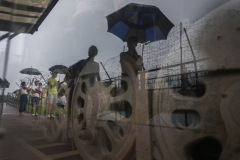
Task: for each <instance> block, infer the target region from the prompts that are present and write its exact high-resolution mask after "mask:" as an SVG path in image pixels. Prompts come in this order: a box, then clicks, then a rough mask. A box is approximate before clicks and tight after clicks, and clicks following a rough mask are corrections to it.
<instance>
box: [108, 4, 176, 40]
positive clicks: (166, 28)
mask: <svg viewBox="0 0 240 160" xmlns="http://www.w3.org/2000/svg"><path fill="white" fill-rule="evenodd" d="M106 18H107V21H108V32H110V33H112V34H114V35H116V36H117V37H119V38H120V39H121V40H122V41H124V42H126V41H127V39H128V37H131V36H136V37H137V38H138V42H139V43H145V42H148V41H150V42H153V41H157V40H164V39H167V36H168V33H169V32H170V30H171V29H172V28H173V26H174V25H173V24H172V22H171V21H170V20H169V19H168V18H167V17H166V16H165V15H164V14H163V13H162V12H161V11H160V10H159V9H158V8H157V7H155V6H149V5H141V4H135V3H130V4H128V5H126V6H125V7H123V8H122V9H120V10H118V11H116V12H114V13H112V14H110V15H108V16H107V17H106Z"/></svg>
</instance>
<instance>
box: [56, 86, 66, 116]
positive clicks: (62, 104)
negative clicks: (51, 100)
mask: <svg viewBox="0 0 240 160" xmlns="http://www.w3.org/2000/svg"><path fill="white" fill-rule="evenodd" d="M60 94H61V95H60V97H59V98H58V103H57V106H58V115H59V117H60V115H61V109H63V113H62V116H63V117H64V113H65V104H66V103H67V100H66V97H65V95H64V94H65V91H64V90H61V93H60Z"/></svg>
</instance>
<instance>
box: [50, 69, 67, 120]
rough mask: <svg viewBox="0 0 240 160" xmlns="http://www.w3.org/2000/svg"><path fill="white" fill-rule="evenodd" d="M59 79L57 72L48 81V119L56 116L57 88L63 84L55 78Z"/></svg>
mask: <svg viewBox="0 0 240 160" xmlns="http://www.w3.org/2000/svg"><path fill="white" fill-rule="evenodd" d="M56 77H57V72H53V73H52V77H51V78H49V79H48V82H47V86H48V97H47V101H48V104H47V111H48V116H47V118H53V117H54V116H53V115H52V112H53V107H54V105H55V104H56V103H57V98H58V97H57V94H58V92H57V86H59V85H61V84H62V83H64V81H63V82H61V83H60V82H59V81H57V80H56V79H55V78H56Z"/></svg>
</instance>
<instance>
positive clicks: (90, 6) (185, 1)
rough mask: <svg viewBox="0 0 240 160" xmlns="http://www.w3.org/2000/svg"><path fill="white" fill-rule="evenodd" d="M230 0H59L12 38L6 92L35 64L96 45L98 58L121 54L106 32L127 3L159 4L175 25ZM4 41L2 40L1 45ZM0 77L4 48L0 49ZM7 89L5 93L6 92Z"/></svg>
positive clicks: (75, 56)
mask: <svg viewBox="0 0 240 160" xmlns="http://www.w3.org/2000/svg"><path fill="white" fill-rule="evenodd" d="M227 1H228V0H60V1H59V2H58V3H57V5H56V6H55V7H54V8H53V10H52V11H51V13H50V14H49V15H48V17H47V18H46V19H45V21H44V22H43V23H42V25H41V26H40V27H39V29H38V31H37V32H35V33H34V34H33V35H27V34H21V35H18V36H17V37H15V38H14V39H13V40H12V41H11V48H10V56H9V63H8V72H7V80H9V82H10V83H11V85H10V88H9V89H7V90H6V92H13V91H14V90H16V89H17V88H18V86H17V85H16V82H19V78H20V77H22V76H23V75H22V74H20V73H19V71H20V70H21V69H23V68H28V67H31V66H32V67H33V68H37V69H39V70H40V71H48V69H49V68H50V67H51V66H53V65H56V64H63V65H66V66H70V65H71V64H73V63H75V62H77V61H78V60H80V59H83V58H87V56H88V54H87V52H88V48H89V47H90V46H91V45H96V46H97V48H98V50H99V52H98V56H97V57H96V61H98V62H101V61H105V60H107V59H109V58H112V57H115V56H118V55H119V54H120V52H121V51H122V50H123V45H124V43H123V42H122V41H121V40H120V39H119V38H117V37H116V36H114V35H113V34H111V33H108V32H107V20H106V18H105V17H106V16H107V15H109V14H111V13H112V12H115V11H116V10H118V9H120V8H122V7H124V6H125V5H127V4H128V3H140V4H148V5H154V6H157V7H158V8H159V9H160V10H161V11H162V12H163V13H164V14H165V15H166V16H167V17H168V18H169V19H170V20H171V21H172V23H173V24H175V25H179V23H180V22H181V21H184V20H186V19H189V20H192V19H196V18H199V17H202V16H204V15H206V14H207V13H208V12H210V11H212V10H213V9H215V8H217V7H218V6H220V5H221V4H223V3H225V2H227ZM4 45H5V42H4V41H3V42H0V47H1V48H2V47H3V46H4ZM0 51H1V52H0V77H2V73H3V62H4V55H5V54H4V52H3V51H2V50H0ZM6 92H5V93H6Z"/></svg>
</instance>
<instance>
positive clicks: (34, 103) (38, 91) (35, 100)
mask: <svg viewBox="0 0 240 160" xmlns="http://www.w3.org/2000/svg"><path fill="white" fill-rule="evenodd" d="M41 92H42V88H41V86H40V85H39V81H38V80H36V81H35V84H34V86H33V87H32V93H33V95H32V110H33V114H32V115H33V116H37V115H38V114H37V111H38V107H39V99H40V98H39V97H40V94H41ZM35 106H36V110H35V111H34V108H35Z"/></svg>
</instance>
